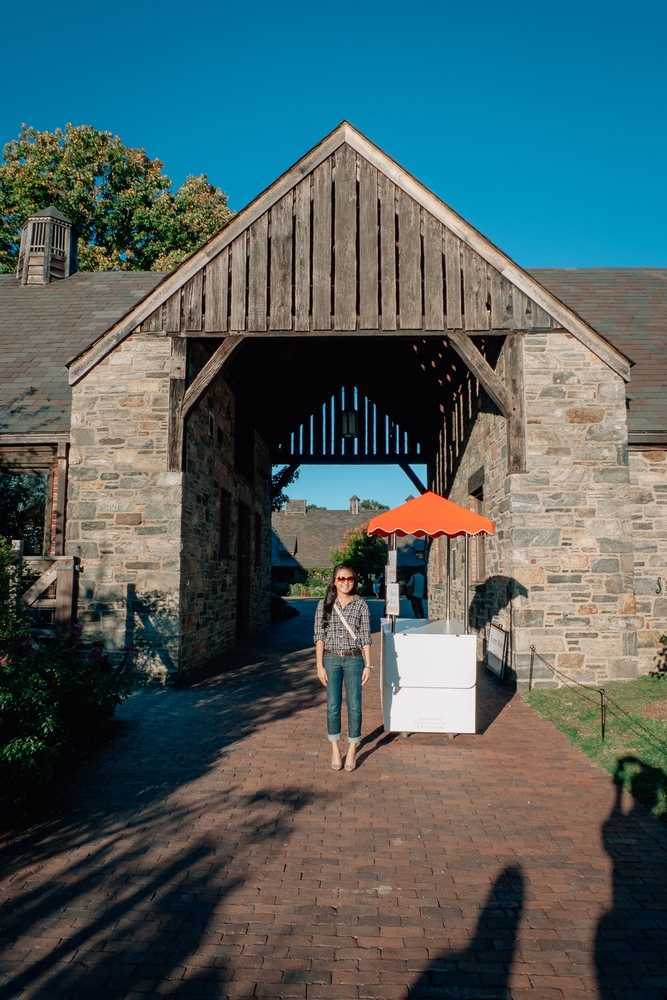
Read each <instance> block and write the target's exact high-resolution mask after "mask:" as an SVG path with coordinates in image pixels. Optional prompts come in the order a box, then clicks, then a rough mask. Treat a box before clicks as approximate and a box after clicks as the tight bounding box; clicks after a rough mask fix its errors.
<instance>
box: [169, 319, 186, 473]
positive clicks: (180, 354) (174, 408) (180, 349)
mask: <svg viewBox="0 0 667 1000" xmlns="http://www.w3.org/2000/svg"><path fill="white" fill-rule="evenodd" d="M187 366H188V342H187V340H185V339H183V338H181V337H174V338H173V339H172V342H171V365H170V368H169V432H168V439H167V469H168V471H169V472H180V471H181V469H182V468H183V418H182V417H181V405H182V403H183V396H184V395H185V380H186V378H187V374H188V371H187Z"/></svg>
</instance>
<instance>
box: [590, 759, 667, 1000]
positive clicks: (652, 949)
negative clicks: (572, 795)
mask: <svg viewBox="0 0 667 1000" xmlns="http://www.w3.org/2000/svg"><path fill="white" fill-rule="evenodd" d="M627 769H629V770H630V774H632V778H631V788H632V791H633V796H634V798H635V801H634V804H633V806H632V808H631V810H630V812H628V813H627V814H626V813H624V812H623V809H622V798H623V782H622V778H623V777H624V772H625V775H627V773H628V772H627ZM633 772H634V773H633ZM615 783H616V799H615V802H614V805H613V807H612V810H611V812H610V814H609V817H608V819H607V820H606V821H605V823H604V825H603V827H602V831H601V833H602V839H603V842H604V847H605V850H606V851H607V853H608V855H609V857H610V858H611V861H612V864H613V874H612V885H613V902H612V906H611V909H610V910H608V911H607V913H606V914H605V915H604V916H603V917H602V919H601V920H600V923H599V925H598V929H597V935H596V940H595V962H596V969H597V977H598V985H599V991H600V1000H626V998H627V1000H630V998H633V1000H634V998H636V997H641V998H642V1000H653V998H656V1000H657V998H661V997H665V996H667V830H666V829H665V826H664V825H663V823H661V822H660V820H658V819H656V818H655V817H654V816H651V815H650V813H649V811H648V809H651V808H653V807H654V806H656V805H659V804H660V805H662V806H663V807H664V803H665V801H666V798H667V775H666V774H665V773H664V771H662V770H661V769H660V768H658V767H652V766H651V765H649V764H646V763H644V762H643V761H642V760H640V759H639V758H638V757H634V756H627V757H622V758H620V759H619V761H618V764H617V768H616V775H615ZM638 800H639V801H638ZM640 802H643V803H644V805H641V804H640ZM645 807H648V808H645Z"/></svg>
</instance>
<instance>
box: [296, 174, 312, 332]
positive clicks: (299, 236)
mask: <svg viewBox="0 0 667 1000" xmlns="http://www.w3.org/2000/svg"><path fill="white" fill-rule="evenodd" d="M294 214H295V216H296V219H295V230H294V329H295V330H302V331H304V332H305V331H307V330H310V177H306V179H305V180H303V181H301V183H300V184H297V186H296V189H295V197H294Z"/></svg>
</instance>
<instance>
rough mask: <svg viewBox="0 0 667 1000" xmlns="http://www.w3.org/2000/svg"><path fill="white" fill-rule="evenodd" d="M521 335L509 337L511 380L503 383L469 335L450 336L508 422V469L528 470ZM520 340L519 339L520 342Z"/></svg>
mask: <svg viewBox="0 0 667 1000" xmlns="http://www.w3.org/2000/svg"><path fill="white" fill-rule="evenodd" d="M519 337H520V335H519V336H517V334H510V335H509V336H508V338H507V341H506V344H507V345H508V346H507V356H506V361H507V382H506V383H505V382H503V381H502V380H501V379H500V377H499V376H498V375H496V373H495V372H494V370H493V368H492V367H491V365H490V364H489V363H488V362H487V360H486V359H485V358H484V357H483V356H482V354H480V352H479V351H478V350H477V348H476V347H475V345H474V344H473V343H472V342H471V341H470V339H469V338H468V337H466V336H465V335H464V334H461V333H454V332H450V331H448V333H447V338H448V340H449V342H450V343H451V345H452V347H453V348H454V350H455V351H456V353H457V354H458V355H459V357H460V358H461V359H462V360H463V361H465V363H466V365H467V366H468V368H469V369H470V371H471V372H472V374H473V375H474V376H475V378H476V379H479V381H480V382H481V383H482V385H483V386H484V388H485V389H486V391H487V393H488V394H489V396H490V397H491V399H492V400H493V402H494V403H495V404H496V406H497V407H498V409H499V410H500V412H501V413H502V415H503V416H504V417H505V419H506V421H507V472H508V474H509V473H514V472H526V441H525V433H526V432H525V426H524V413H523V367H522V359H523V343H522V342H521V341H520V340H519ZM516 341H519V343H518V344H517V343H516Z"/></svg>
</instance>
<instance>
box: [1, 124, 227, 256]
mask: <svg viewBox="0 0 667 1000" xmlns="http://www.w3.org/2000/svg"><path fill="white" fill-rule="evenodd" d="M162 168H163V164H162V163H161V162H160V160H157V159H155V160H151V159H149V157H148V156H147V154H146V151H145V150H143V149H131V148H130V147H129V146H124V145H123V143H122V142H121V141H120V139H119V138H118V136H114V135H112V134H111V132H100V131H98V130H97V129H94V128H92V126H90V125H76V126H75V125H66V126H65V129H64V130H63V129H59V128H58V129H56V130H55V131H54V132H39V131H37V130H36V129H34V128H30V127H28V126H26V125H23V126H22V127H21V132H20V133H19V136H18V138H17V139H13V140H12V141H11V142H8V143H7V144H6V146H5V147H4V151H3V161H2V163H1V164H0V272H5V273H6V272H10V271H14V270H15V269H16V265H17V260H18V250H19V242H20V231H21V227H22V226H23V223H24V222H25V219H26V218H27V216H29V215H30V214H31V213H32V212H35V211H39V210H41V209H43V208H48V207H49V206H50V205H54V206H55V207H56V208H58V209H59V210H60V211H61V212H62V213H63V215H65V216H67V218H68V219H70V221H71V222H72V223H73V224H74V227H75V229H76V232H77V234H78V236H79V268H80V270H82V271H110V270H121V271H165V270H170V269H171V268H173V267H175V266H176V265H177V264H179V263H180V262H181V261H182V260H183V259H184V258H185V257H187V256H188V254H190V253H192V252H193V251H194V250H196V249H197V248H198V247H200V246H201V245H202V243H203V242H204V241H205V240H207V239H208V238H209V237H210V236H211V235H212V234H213V233H215V232H216V231H217V230H218V229H220V228H221V227H222V226H224V225H225V223H226V222H228V221H229V219H230V218H231V217H232V214H233V213H232V212H231V211H230V209H229V208H228V206H227V196H226V194H225V193H224V192H223V191H221V190H220V188H217V187H215V186H214V185H213V184H210V183H209V181H208V178H207V177H206V174H201V176H199V177H194V176H189V177H187V179H186V180H185V182H184V183H183V184H182V186H181V187H180V188H179V189H178V191H176V192H175V193H174V192H173V191H172V186H171V180H170V179H169V177H167V176H166V174H163V173H162Z"/></svg>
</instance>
